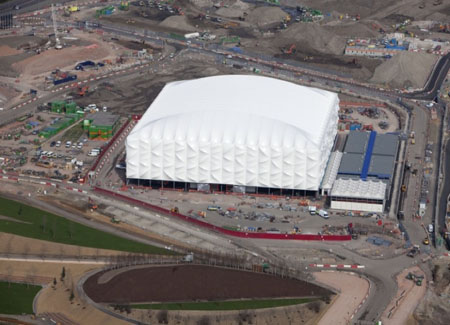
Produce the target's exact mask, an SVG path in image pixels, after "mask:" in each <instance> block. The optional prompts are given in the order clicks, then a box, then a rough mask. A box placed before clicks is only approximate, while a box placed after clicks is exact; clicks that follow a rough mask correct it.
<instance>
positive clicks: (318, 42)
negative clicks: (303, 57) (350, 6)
mask: <svg viewBox="0 0 450 325" xmlns="http://www.w3.org/2000/svg"><path fill="white" fill-rule="evenodd" d="M282 38H283V39H289V40H290V41H291V42H292V43H294V44H295V45H296V47H297V50H300V51H302V52H319V53H325V54H342V53H343V52H344V49H345V38H344V37H342V36H338V35H336V34H335V33H334V32H333V31H332V30H331V29H328V28H325V27H323V26H320V25H317V24H310V23H299V24H295V25H294V26H292V27H290V28H289V29H288V30H287V31H285V32H284V33H283V36H282Z"/></svg>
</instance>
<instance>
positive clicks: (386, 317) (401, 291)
mask: <svg viewBox="0 0 450 325" xmlns="http://www.w3.org/2000/svg"><path fill="white" fill-rule="evenodd" d="M409 272H412V273H414V274H417V275H424V273H423V272H422V270H421V269H420V268H419V267H417V266H415V267H412V268H409V269H406V270H404V271H403V272H401V273H400V274H399V275H397V285H398V290H397V295H396V296H395V298H394V299H393V300H392V301H391V302H390V303H389V305H388V306H387V308H386V310H385V311H384V313H383V315H382V316H381V320H382V322H383V324H388V325H389V324H392V325H394V324H405V323H406V322H407V321H408V319H409V317H410V316H411V315H412V313H413V312H414V309H415V308H416V307H417V305H418V304H419V303H420V301H421V300H422V298H423V297H424V295H425V292H426V291H427V281H426V278H425V279H424V281H423V282H422V286H417V285H415V283H414V282H413V281H411V280H408V279H406V278H405V277H406V275H407V274H408V273H409Z"/></svg>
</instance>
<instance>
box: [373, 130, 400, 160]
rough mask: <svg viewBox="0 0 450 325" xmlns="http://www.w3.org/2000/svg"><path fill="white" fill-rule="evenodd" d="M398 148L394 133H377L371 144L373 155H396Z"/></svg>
mask: <svg viewBox="0 0 450 325" xmlns="http://www.w3.org/2000/svg"><path fill="white" fill-rule="evenodd" d="M397 148H398V136H397V135H395V134H379V133H378V134H377V137H376V138H375V144H374V146H373V151H372V157H373V155H383V156H396V155H397Z"/></svg>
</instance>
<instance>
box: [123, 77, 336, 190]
mask: <svg viewBox="0 0 450 325" xmlns="http://www.w3.org/2000/svg"><path fill="white" fill-rule="evenodd" d="M338 109H339V99H338V96H337V94H335V93H331V92H327V91H324V90H319V89H316V88H308V87H303V86H299V85H296V84H293V83H290V82H286V81H282V80H278V79H273V78H268V77H261V76H251V75H223V76H214V77H207V78H201V79H196V80H187V81H177V82H172V83H169V84H167V85H166V86H165V87H164V88H163V89H162V91H161V93H160V94H159V95H158V97H157V98H156V99H155V100H154V102H153V103H152V105H151V106H150V107H149V109H148V110H147V111H146V112H145V114H144V115H143V116H142V118H141V120H140V121H139V122H138V123H137V125H136V126H135V127H134V129H133V130H132V131H131V133H130V134H129V135H128V137H127V140H126V153H127V158H126V161H127V170H126V177H127V179H128V180H129V181H141V183H142V181H144V183H145V181H152V182H153V183H154V181H159V182H160V183H162V182H182V183H185V184H188V183H191V185H192V184H193V185H194V187H195V186H196V184H219V185H221V186H228V185H233V186H236V185H238V186H241V187H246V188H256V189H257V188H269V189H271V188H275V189H291V190H308V191H317V190H318V189H319V185H320V183H321V180H322V177H323V175H324V171H325V168H326V164H327V161H328V157H329V155H330V151H331V148H332V146H333V143H334V139H335V137H336V132H337V122H338Z"/></svg>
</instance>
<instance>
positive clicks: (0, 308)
mask: <svg viewBox="0 0 450 325" xmlns="http://www.w3.org/2000/svg"><path fill="white" fill-rule="evenodd" d="M41 288H42V287H41V286H35V285H26V284H24V283H11V284H9V283H8V282H0V314H9V315H20V314H22V313H25V314H32V313H33V299H34V297H35V296H36V294H37V293H38V292H39V290H41Z"/></svg>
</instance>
